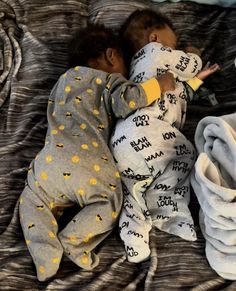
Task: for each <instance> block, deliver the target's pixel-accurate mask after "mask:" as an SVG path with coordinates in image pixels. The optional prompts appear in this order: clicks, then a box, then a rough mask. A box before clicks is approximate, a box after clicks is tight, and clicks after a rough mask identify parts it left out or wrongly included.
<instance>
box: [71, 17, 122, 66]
mask: <svg viewBox="0 0 236 291" xmlns="http://www.w3.org/2000/svg"><path fill="white" fill-rule="evenodd" d="M107 48H115V49H117V50H118V51H119V52H122V47H121V43H120V40H119V37H118V35H117V34H116V33H115V32H114V31H113V30H111V29H109V28H107V27H105V26H104V25H102V24H93V23H88V25H87V26H86V27H84V28H81V29H80V30H78V31H77V32H76V33H75V35H74V36H73V38H72V40H71V42H70V43H69V67H75V66H88V61H89V60H92V59H97V58H99V57H101V56H102V54H103V53H105V51H106V49H107Z"/></svg>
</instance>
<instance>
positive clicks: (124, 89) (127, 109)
mask: <svg viewBox="0 0 236 291" xmlns="http://www.w3.org/2000/svg"><path fill="white" fill-rule="evenodd" d="M108 78H109V79H108V82H107V87H106V89H107V93H106V94H107V100H108V101H109V103H110V104H109V106H111V108H112V111H113V113H114V114H115V116H116V117H118V118H125V117H126V116H127V115H129V114H130V113H131V112H133V111H134V110H136V109H138V108H142V107H145V106H148V105H150V104H151V103H153V102H154V101H155V100H157V99H159V98H160V96H161V90H160V86H159V83H158V81H157V79H156V78H152V79H150V80H148V81H145V82H143V83H142V84H135V83H133V82H131V81H128V80H126V79H125V78H124V77H122V75H120V74H111V75H109V77H108Z"/></svg>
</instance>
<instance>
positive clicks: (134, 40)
mask: <svg viewBox="0 0 236 291" xmlns="http://www.w3.org/2000/svg"><path fill="white" fill-rule="evenodd" d="M166 25H168V26H169V27H171V28H172V29H173V25H172V23H171V21H170V20H169V19H168V18H167V17H166V16H164V15H163V14H161V13H160V12H158V11H156V10H152V9H149V8H145V9H137V10H135V11H134V12H133V13H131V14H130V16H129V17H128V18H127V19H126V20H125V22H124V23H123V25H122V26H121V29H120V37H121V39H122V42H123V49H124V53H125V60H126V64H127V65H129V63H130V61H131V58H132V56H133V55H134V54H135V53H136V52H137V51H139V50H140V49H141V47H142V46H143V40H144V38H145V37H146V36H147V34H148V31H149V29H152V28H164V27H165V26H166Z"/></svg>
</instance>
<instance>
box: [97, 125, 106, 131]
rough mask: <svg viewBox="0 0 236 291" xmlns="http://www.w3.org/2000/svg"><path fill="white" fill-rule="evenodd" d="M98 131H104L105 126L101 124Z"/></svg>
mask: <svg viewBox="0 0 236 291" xmlns="http://www.w3.org/2000/svg"><path fill="white" fill-rule="evenodd" d="M97 129H98V130H100V131H103V130H104V129H105V126H104V125H103V124H99V125H98V127H97Z"/></svg>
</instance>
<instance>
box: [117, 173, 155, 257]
mask: <svg viewBox="0 0 236 291" xmlns="http://www.w3.org/2000/svg"><path fill="white" fill-rule="evenodd" d="M123 182H124V183H125V184H124V203H123V208H122V211H121V216H120V221H119V226H120V227H119V228H120V237H121V239H122V240H123V242H124V245H125V250H126V254H127V259H128V261H130V262H134V263H139V262H142V261H144V260H146V259H147V258H148V257H149V256H150V248H149V232H150V230H151V227H152V222H151V219H150V216H149V211H148V210H147V207H146V201H145V196H144V195H145V191H146V187H147V186H148V185H149V183H150V181H135V180H133V179H128V178H125V177H123ZM125 185H127V186H128V188H129V189H128V188H126V186H125ZM129 190H130V191H131V192H129Z"/></svg>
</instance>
